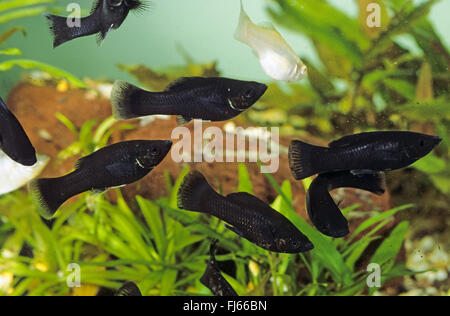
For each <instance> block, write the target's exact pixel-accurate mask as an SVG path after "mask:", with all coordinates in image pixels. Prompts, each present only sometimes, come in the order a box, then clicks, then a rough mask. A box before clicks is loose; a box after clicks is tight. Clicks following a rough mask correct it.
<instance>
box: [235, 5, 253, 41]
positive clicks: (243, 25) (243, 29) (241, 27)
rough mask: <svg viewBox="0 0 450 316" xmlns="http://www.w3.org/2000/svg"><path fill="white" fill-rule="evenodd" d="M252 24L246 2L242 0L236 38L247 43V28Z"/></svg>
mask: <svg viewBox="0 0 450 316" xmlns="http://www.w3.org/2000/svg"><path fill="white" fill-rule="evenodd" d="M251 24H252V21H251V20H250V18H249V17H248V15H247V13H246V12H245V10H244V4H243V3H242V0H241V13H240V16H239V23H238V26H237V28H236V31H235V33H234V38H235V39H236V40H238V41H240V42H243V43H246V38H247V29H248V27H249V26H250V25H251Z"/></svg>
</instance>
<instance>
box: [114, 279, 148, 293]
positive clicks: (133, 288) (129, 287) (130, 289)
mask: <svg viewBox="0 0 450 316" xmlns="http://www.w3.org/2000/svg"><path fill="white" fill-rule="evenodd" d="M115 296H142V293H141V291H140V290H139V288H138V287H137V285H136V284H135V283H133V282H128V283H125V284H124V285H123V286H122V287H121V288H120V289H119V290H117V292H116V295H115Z"/></svg>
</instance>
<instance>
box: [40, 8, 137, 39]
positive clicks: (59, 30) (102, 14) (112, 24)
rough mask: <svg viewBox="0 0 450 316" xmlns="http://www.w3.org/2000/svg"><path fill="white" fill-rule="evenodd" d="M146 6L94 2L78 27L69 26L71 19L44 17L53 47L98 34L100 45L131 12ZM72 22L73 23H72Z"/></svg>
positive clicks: (50, 15)
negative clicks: (89, 12) (52, 38)
mask: <svg viewBox="0 0 450 316" xmlns="http://www.w3.org/2000/svg"><path fill="white" fill-rule="evenodd" d="M145 8H146V4H145V3H143V2H141V1H138V0H96V1H95V3H94V6H93V8H92V10H91V14H90V15H89V16H87V17H83V18H81V19H80V21H79V25H73V26H70V24H69V22H70V19H72V18H71V17H69V18H67V17H61V16H56V15H52V14H48V15H46V18H47V19H48V20H49V22H50V30H51V31H52V33H53V36H54V41H53V47H58V46H59V45H61V44H63V43H65V42H68V41H70V40H73V39H75V38H78V37H84V36H89V35H93V34H98V37H97V42H98V43H99V44H100V43H101V42H102V41H103V40H104V39H105V38H106V35H107V34H108V33H109V31H111V30H112V29H118V28H119V27H120V26H121V25H122V23H123V22H124V21H125V19H126V17H127V16H128V13H129V12H130V11H131V10H143V9H145ZM72 22H73V21H72Z"/></svg>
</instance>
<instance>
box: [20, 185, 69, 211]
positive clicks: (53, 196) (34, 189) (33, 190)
mask: <svg viewBox="0 0 450 316" xmlns="http://www.w3.org/2000/svg"><path fill="white" fill-rule="evenodd" d="M61 184H62V183H61V180H60V178H54V179H36V180H33V181H31V182H30V183H29V184H28V190H29V191H30V194H31V197H32V199H33V201H34V202H35V204H36V206H37V208H38V211H39V214H40V215H41V216H42V217H43V218H45V219H50V218H52V217H53V216H54V215H55V213H56V211H57V210H58V208H59V207H60V206H61V205H62V204H63V203H64V202H65V201H66V199H65V198H61V195H60V194H58V193H59V192H60V191H61V190H60V188H61V187H62V186H61Z"/></svg>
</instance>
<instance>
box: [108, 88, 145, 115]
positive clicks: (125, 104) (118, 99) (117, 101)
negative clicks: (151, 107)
mask: <svg viewBox="0 0 450 316" xmlns="http://www.w3.org/2000/svg"><path fill="white" fill-rule="evenodd" d="M140 91H142V89H140V88H138V87H136V86H134V85H132V84H130V83H128V82H125V81H121V80H118V81H116V82H115V83H114V86H113V89H112V92H111V106H112V112H113V116H114V118H115V119H117V120H128V119H132V118H137V117H139V116H140V115H137V114H136V113H134V111H133V107H134V103H136V102H135V96H136V93H138V92H140Z"/></svg>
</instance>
